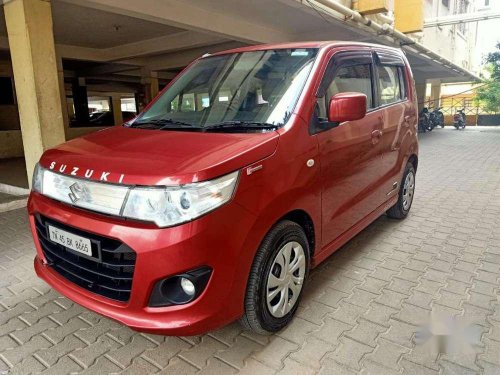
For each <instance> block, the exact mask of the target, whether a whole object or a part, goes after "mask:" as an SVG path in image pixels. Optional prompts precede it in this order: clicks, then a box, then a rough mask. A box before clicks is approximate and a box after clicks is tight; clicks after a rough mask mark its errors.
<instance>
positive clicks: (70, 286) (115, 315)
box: [28, 193, 256, 335]
mask: <svg viewBox="0 0 500 375" xmlns="http://www.w3.org/2000/svg"><path fill="white" fill-rule="evenodd" d="M28 210H29V214H30V226H31V230H32V234H33V237H34V240H35V246H36V249H37V256H36V258H35V262H34V266H35V270H36V273H37V275H38V276H39V277H40V278H42V279H43V280H45V281H46V282H47V283H48V284H49V285H51V286H52V287H53V288H54V289H56V290H57V291H59V292H60V293H61V294H63V295H65V296H66V297H68V298H69V299H71V300H73V301H74V302H76V303H78V304H80V305H82V306H84V307H86V308H88V309H90V310H93V311H95V312H97V313H99V314H102V315H104V316H107V317H109V318H112V319H115V320H117V321H119V322H121V323H123V324H125V325H127V326H129V327H131V328H132V329H135V330H139V331H147V332H152V333H158V334H168V335H194V334H200V333H203V332H206V331H209V330H213V329H216V328H218V327H220V326H222V325H225V324H227V323H229V322H231V321H233V320H234V319H236V318H238V317H239V316H241V315H242V313H243V300H244V294H245V288H246V282H247V278H248V272H249V269H250V266H251V262H252V259H253V254H254V251H255V249H256V247H254V246H255V244H252V245H251V242H252V241H250V242H249V241H247V240H246V239H247V238H248V233H247V232H248V231H249V228H252V226H253V224H254V221H255V217H254V216H253V215H252V214H251V213H249V212H248V211H246V210H245V209H244V208H242V207H241V206H239V205H238V204H236V203H234V202H231V203H229V204H226V205H225V206H223V207H220V208H219V209H218V210H216V211H214V212H212V213H210V214H208V215H205V216H204V217H201V218H199V219H197V220H195V221H193V222H190V223H186V224H183V225H179V226H176V227H172V228H163V229H161V228H157V227H155V226H154V225H149V224H145V223H138V222H132V221H124V220H120V219H115V218H110V217H106V216H103V215H99V214H94V213H90V212H87V211H83V210H80V209H75V208H73V207H71V206H68V205H65V204H62V203H59V202H56V201H54V200H52V199H49V198H47V197H44V196H42V195H40V194H38V193H32V194H31V196H30V199H29V203H28ZM36 214H41V215H43V216H45V217H47V218H50V219H52V220H54V221H58V222H61V223H65V224H67V225H69V226H72V227H75V228H80V229H82V230H85V231H88V232H91V233H94V234H96V235H100V236H105V237H110V238H114V239H117V240H119V241H121V242H123V243H125V244H126V245H128V246H129V247H130V248H132V249H133V250H134V251H135V252H136V254H137V259H136V264H135V271H134V277H133V281H132V290H131V294H130V299H129V300H128V301H127V302H118V301H115V300H112V299H108V298H105V297H102V296H100V295H98V294H95V293H92V292H90V291H88V290H86V289H84V288H81V287H79V286H77V285H76V284H74V283H72V282H70V281H68V280H67V279H66V278H64V277H63V276H61V275H60V274H59V273H58V272H57V271H55V270H54V269H53V268H52V267H51V266H48V265H46V264H45V258H44V254H43V251H42V249H41V247H40V243H39V240H38V236H37V232H36V229H35V215H36ZM234 223H237V225H234ZM202 266H209V267H211V268H212V270H213V271H212V275H211V277H210V280H209V282H208V285H207V286H206V288H205V290H204V291H203V293H202V294H201V295H200V296H199V297H198V298H197V299H196V300H194V301H193V302H190V303H188V304H185V305H176V306H168V307H148V301H149V297H150V294H151V291H152V289H153V286H154V285H155V283H156V282H157V281H158V280H161V279H164V278H166V277H169V276H173V275H176V274H179V273H183V272H185V271H189V270H192V269H195V268H198V267H202Z"/></svg>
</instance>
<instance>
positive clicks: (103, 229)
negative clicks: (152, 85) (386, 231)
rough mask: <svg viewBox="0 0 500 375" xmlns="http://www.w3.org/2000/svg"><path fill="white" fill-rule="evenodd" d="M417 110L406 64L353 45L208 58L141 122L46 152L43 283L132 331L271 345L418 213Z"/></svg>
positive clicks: (39, 226) (41, 199) (39, 233)
mask: <svg viewBox="0 0 500 375" xmlns="http://www.w3.org/2000/svg"><path fill="white" fill-rule="evenodd" d="M417 155H418V142H417V110H416V95H415V90H414V82H413V78H412V74H411V70H410V67H409V65H408V61H407V59H406V58H405V56H404V54H403V53H402V52H401V51H400V50H398V49H393V48H389V47H385V46H379V45H369V44H360V43H351V42H317V43H293V44H282V45H271V46H254V47H245V48H240V49H235V50H231V51H226V52H221V53H216V54H213V55H206V56H203V57H202V58H200V59H198V60H196V61H195V62H193V63H192V64H191V65H190V66H189V67H188V68H186V69H185V71H184V72H182V73H181V74H180V75H179V76H178V77H177V78H176V79H175V80H174V81H173V82H172V83H171V84H170V85H169V86H168V87H167V88H166V89H165V90H163V92H162V93H161V94H160V95H158V97H157V98H155V100H154V101H153V102H152V103H151V104H150V105H149V106H148V107H147V108H146V109H145V110H144V111H143V112H142V113H141V114H140V115H139V116H138V117H137V118H136V119H134V120H132V121H131V122H129V123H127V124H125V126H123V127H114V128H110V129H107V130H104V131H99V132H96V133H93V134H90V135H87V136H84V137H82V138H78V139H75V140H72V141H69V142H67V143H64V144H62V145H60V146H58V147H56V148H54V149H51V150H48V151H46V152H45V153H44V154H43V156H42V158H41V160H40V163H39V165H38V166H37V168H36V171H35V174H34V177H33V191H32V193H31V196H30V199H29V214H30V223H31V229H32V232H33V237H34V240H35V245H36V249H37V256H36V258H35V262H34V263H35V269H36V272H37V274H38V275H39V276H40V277H41V278H42V279H44V280H45V281H46V282H47V283H49V284H50V285H51V286H52V287H53V288H54V289H56V290H58V291H59V292H60V293H62V294H63V295H65V296H67V297H68V298H70V299H71V300H73V301H75V302H76V303H78V304H80V305H83V306H85V307H87V308H89V309H91V310H93V311H96V312H98V313H100V314H102V315H105V316H107V317H110V318H112V319H116V320H118V321H120V322H122V323H124V324H126V325H128V326H130V327H132V328H133V329H136V330H140V331H148V332H154V333H161V334H169V335H192V334H199V333H202V332H206V331H209V330H213V329H215V328H218V327H221V326H222V325H225V324H227V323H229V322H231V321H233V320H235V319H238V318H239V319H240V321H241V322H242V324H243V325H244V326H245V327H246V328H249V329H253V330H254V331H256V332H260V333H265V332H275V331H278V330H279V329H281V328H283V327H284V326H285V325H287V324H288V323H289V322H290V320H291V319H292V317H293V315H294V313H295V310H296V309H297V306H298V303H299V300H300V296H301V293H302V290H303V287H304V283H305V282H306V281H307V276H308V272H309V270H310V269H311V268H312V267H315V266H316V265H318V264H319V263H321V262H322V261H323V260H324V259H325V258H327V257H328V256H329V255H330V254H332V253H333V252H334V251H335V250H337V249H338V248H339V247H340V246H342V245H343V244H344V243H346V242H347V241H348V240H349V239H351V238H352V237H353V236H355V235H356V234H357V233H359V232H360V231H361V230H362V229H363V228H365V227H366V226H367V225H369V224H370V223H371V222H372V221H374V220H375V219H376V218H377V217H379V216H380V215H382V214H384V213H387V215H388V216H389V217H392V218H397V219H402V218H404V217H405V216H406V215H407V214H408V212H409V210H410V207H411V204H412V199H413V193H414V189H415V172H416V170H417V163H418V156H417Z"/></svg>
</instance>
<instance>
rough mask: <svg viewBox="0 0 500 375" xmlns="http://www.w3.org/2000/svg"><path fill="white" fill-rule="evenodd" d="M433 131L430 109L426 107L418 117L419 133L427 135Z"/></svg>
mask: <svg viewBox="0 0 500 375" xmlns="http://www.w3.org/2000/svg"><path fill="white" fill-rule="evenodd" d="M432 129H433V126H432V124H431V121H430V114H429V109H428V108H427V107H424V108H422V111H420V114H419V116H418V131H419V133H425V132H426V131H431V130H432Z"/></svg>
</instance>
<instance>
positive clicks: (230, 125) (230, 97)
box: [131, 48, 317, 131]
mask: <svg viewBox="0 0 500 375" xmlns="http://www.w3.org/2000/svg"><path fill="white" fill-rule="evenodd" d="M316 55H317V49H314V48H300V49H295V48H294V49H275V50H263V51H254V52H243V53H233V54H224V55H219V56H211V57H205V58H202V59H200V60H198V61H197V62H196V63H195V64H193V66H192V67H191V68H189V69H188V70H187V71H186V72H185V73H183V74H182V76H180V77H179V78H178V79H177V80H176V81H175V82H174V83H173V84H172V86H170V88H169V89H168V90H167V91H165V92H164V93H163V95H162V96H161V97H160V98H159V99H158V100H157V101H156V102H155V103H154V104H153V105H152V106H151V107H150V108H148V109H147V110H146V111H145V112H144V113H142V114H141V115H140V116H139V117H138V118H137V119H136V120H135V121H134V122H133V123H132V124H131V126H132V127H146V128H158V127H160V128H161V129H169V128H175V129H178V128H182V129H185V130H201V129H219V130H220V129H223V130H222V131H225V130H228V131H231V129H236V128H238V129H240V130H241V129H243V130H244V129H255V128H265V127H268V128H276V127H278V126H281V125H283V124H285V123H286V121H287V120H288V118H289V117H290V114H291V112H292V111H293V109H294V107H295V104H296V103H297V100H298V98H299V96H300V94H301V92H302V89H303V88H304V84H305V82H306V80H307V78H308V76H309V73H310V71H311V69H312V65H313V63H314V59H315V57H316Z"/></svg>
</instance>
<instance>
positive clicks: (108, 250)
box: [35, 215, 136, 302]
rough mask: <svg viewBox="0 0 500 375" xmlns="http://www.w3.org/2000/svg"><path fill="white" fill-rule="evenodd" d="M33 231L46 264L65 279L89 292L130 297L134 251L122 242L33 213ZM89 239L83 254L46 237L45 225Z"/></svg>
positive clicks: (118, 298) (111, 296) (119, 297)
mask: <svg viewBox="0 0 500 375" xmlns="http://www.w3.org/2000/svg"><path fill="white" fill-rule="evenodd" d="M35 224H36V231H37V234H38V239H39V240H40V246H41V248H42V250H43V253H44V255H45V258H46V259H47V262H48V265H49V266H50V267H52V269H54V270H55V271H57V272H58V273H59V274H61V275H62V276H63V277H65V278H66V279H68V280H69V281H71V282H73V283H75V284H76V285H78V286H80V287H82V288H85V289H87V290H89V291H91V292H93V293H96V294H99V295H101V296H104V297H107V298H111V299H114V300H116V301H121V302H126V301H128V300H129V298H130V292H131V290H132V279H133V276H134V268H135V260H136V253H135V251H134V250H132V249H131V248H130V247H128V246H127V245H125V244H124V243H122V242H120V241H118V240H115V239H112V238H107V237H103V236H98V235H95V234H92V233H89V232H85V231H82V230H80V229H77V228H73V227H70V226H68V225H65V224H62V223H59V222H56V221H53V220H51V219H47V218H45V217H43V216H41V215H36V216H35ZM48 224H50V225H52V226H54V227H57V228H60V229H62V230H65V231H67V232H70V233H73V234H76V235H79V236H82V237H85V238H88V239H90V241H91V244H92V245H91V246H92V252H93V254H100V257H87V256H85V255H79V254H78V253H76V252H74V251H72V250H70V249H67V248H66V247H65V246H63V245H60V244H57V243H55V242H53V241H51V240H49V236H48V231H47V225H48Z"/></svg>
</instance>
